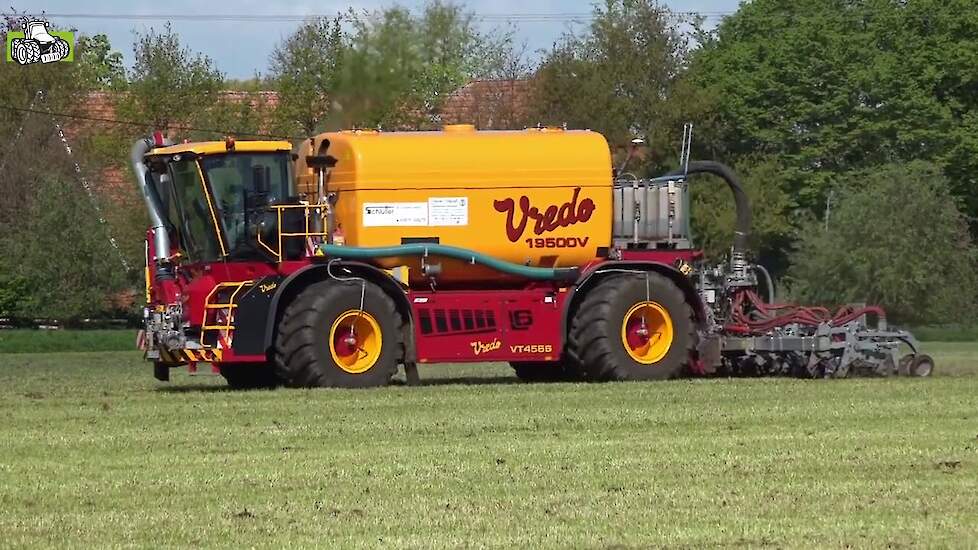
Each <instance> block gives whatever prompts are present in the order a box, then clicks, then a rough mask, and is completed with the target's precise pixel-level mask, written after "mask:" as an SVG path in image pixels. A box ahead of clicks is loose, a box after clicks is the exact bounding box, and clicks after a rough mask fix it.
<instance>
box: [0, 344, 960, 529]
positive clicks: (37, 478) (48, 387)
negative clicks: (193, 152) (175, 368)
mask: <svg viewBox="0 0 978 550" xmlns="http://www.w3.org/2000/svg"><path fill="white" fill-rule="evenodd" d="M927 351H929V352H931V353H932V354H933V355H934V356H935V357H936V359H937V361H938V369H940V370H939V376H936V377H935V378H933V379H925V380H920V379H861V380H846V381H828V382H826V381H800V380H781V379H739V380H726V379H722V380H684V381H676V382H666V383H650V384H606V385H584V384H580V385H573V384H556V385H525V384H517V383H515V381H514V380H513V379H512V378H511V377H510V373H509V370H508V368H507V367H505V366H501V365H490V366H478V367H476V366H471V367H463V366H453V367H430V368H428V369H427V370H424V369H422V376H423V377H425V379H426V384H425V386H423V387H415V388H408V387H403V386H395V387H391V388H386V389H381V390H371V391H340V390H317V391H300V390H277V391H264V392H232V391H228V390H226V389H225V388H224V385H223V381H222V380H221V379H220V378H214V377H203V376H202V377H195V378H191V377H189V376H187V375H186V374H183V373H175V376H174V382H173V383H171V385H164V384H160V383H157V382H155V381H154V380H153V379H152V377H151V375H150V369H149V367H148V366H147V365H146V364H144V363H142V361H141V360H140V358H139V356H138V355H137V354H135V353H131V352H123V353H80V354H35V355H26V354H14V355H9V354H8V355H0V546H21V545H34V546H46V547H47V546H99V547H104V546H141V547H160V546H232V547H252V546H261V547H279V546H285V545H295V546H321V547H362V546H365V547H400V546H411V547H432V548H444V547H459V546H464V547H472V546H474V547H489V546H491V547H514V546H516V547H573V548H607V547H616V548H631V547H649V546H657V547H662V546H665V547H713V546H720V545H728V546H729V545H751V546H775V547H783V546H820V547H821V546H829V547H839V546H854V547H880V546H887V545H889V546H892V547H907V546H925V547H929V546H951V547H955V546H957V547H967V546H973V545H975V544H976V541H978V344H964V343H962V344H931V345H929V346H928V349H927ZM460 382H464V383H460Z"/></svg>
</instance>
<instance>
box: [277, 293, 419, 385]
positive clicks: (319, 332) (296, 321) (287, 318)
mask: <svg viewBox="0 0 978 550" xmlns="http://www.w3.org/2000/svg"><path fill="white" fill-rule="evenodd" d="M361 284H362V285H365V286H361ZM361 289H362V290H363V314H362V315H361V314H359V312H360V295H361ZM350 312H358V315H357V316H356V317H353V318H352V319H354V320H353V321H351V323H357V322H360V321H361V320H362V319H367V318H369V319H371V320H372V321H373V322H375V323H376V325H377V326H378V328H379V331H377V332H379V336H380V337H379V340H380V343H379V346H377V349H378V350H379V353H378V354H377V356H376V361H374V362H373V363H372V365H371V366H369V367H367V369H366V370H364V371H363V372H351V371H350V367H347V368H344V367H343V366H341V365H340V364H339V363H338V362H337V360H336V355H335V354H334V341H333V340H332V339H331V337H330V334H331V331H332V330H333V329H334V328H335V326H336V323H337V321H338V320H340V319H341V318H343V316H344V315H349V314H350ZM347 318H348V319H349V318H350V317H347ZM402 323H403V322H402V320H401V317H400V315H399V314H398V313H397V309H396V307H395V306H394V301H393V300H391V298H390V297H389V296H387V294H385V293H384V291H382V290H381V289H380V288H379V287H377V286H376V285H374V284H371V283H369V282H363V283H361V282H359V281H351V282H341V281H335V280H329V281H322V282H319V283H315V284H313V285H310V286H309V287H308V288H306V289H305V290H303V291H302V292H301V293H300V294H299V295H298V296H296V298H295V299H294V300H293V301H292V303H290V304H289V305H288V307H287V308H286V310H285V312H284V314H283V315H282V319H281V321H280V322H279V327H278V335H277V338H276V342H275V369H276V373H277V374H278V376H279V378H281V379H282V380H283V381H284V382H285V384H287V385H289V386H292V387H334V388H368V387H376V386H384V385H387V384H389V383H390V380H391V377H393V376H394V374H395V373H396V372H397V365H398V364H399V363H400V362H401V361H402V360H403V358H404V344H403V335H402V331H401V326H402ZM375 341H376V340H375ZM356 345H357V346H359V345H360V344H359V343H358V344H356ZM357 350H358V351H357V352H356V353H357V354H359V353H360V352H363V353H365V354H366V352H365V351H364V350H363V348H360V347H357Z"/></svg>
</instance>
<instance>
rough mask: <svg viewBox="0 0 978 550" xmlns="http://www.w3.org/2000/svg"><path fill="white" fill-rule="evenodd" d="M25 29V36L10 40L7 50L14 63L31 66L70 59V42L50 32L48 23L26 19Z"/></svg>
mask: <svg viewBox="0 0 978 550" xmlns="http://www.w3.org/2000/svg"><path fill="white" fill-rule="evenodd" d="M23 27H24V36H23V37H14V38H13V39H12V40H10V42H9V46H8V49H7V52H8V55H9V56H10V57H11V58H12V59H13V60H14V61H16V62H17V63H20V64H21V65H30V64H32V63H37V62H41V63H53V62H55V61H61V60H62V59H70V58H69V54H70V53H71V46H70V45H69V44H68V41H67V40H65V39H64V38H61V37H60V36H55V35H52V34H51V33H50V32H48V24H47V22H45V21H38V20H36V19H24V23H23ZM17 34H19V33H17ZM56 34H62V33H56Z"/></svg>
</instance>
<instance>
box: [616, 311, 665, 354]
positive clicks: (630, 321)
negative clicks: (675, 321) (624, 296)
mask: <svg viewBox="0 0 978 550" xmlns="http://www.w3.org/2000/svg"><path fill="white" fill-rule="evenodd" d="M674 337H675V334H674V331H673V325H672V317H671V316H670V315H669V312H668V311H667V310H666V308H664V307H662V305H660V304H658V303H656V302H650V301H645V302H640V303H638V304H635V305H634V306H632V308H631V309H629V310H628V313H626V314H625V318H624V320H623V321H622V330H621V340H622V344H623V345H624V346H625V351H626V352H627V353H628V355H629V356H630V357H631V358H632V359H634V360H635V361H636V362H638V363H641V364H643V365H652V364H655V363H658V362H659V361H661V360H662V359H663V358H665V356H666V355H667V354H668V353H669V349H670V348H672V342H673V339H674Z"/></svg>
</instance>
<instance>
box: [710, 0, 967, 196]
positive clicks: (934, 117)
mask: <svg viewBox="0 0 978 550" xmlns="http://www.w3.org/2000/svg"><path fill="white" fill-rule="evenodd" d="M976 35H978V11H976V10H975V9H974V3H973V2H972V1H971V0H947V1H945V0H909V1H905V2H897V1H893V0H862V1H857V2H854V1H851V0H797V1H794V2H783V1H781V0H754V1H752V2H749V3H744V4H743V5H742V6H741V9H740V10H739V11H738V12H737V13H736V14H735V15H733V16H731V17H729V18H727V19H726V20H724V22H723V23H721V24H720V26H719V29H718V31H717V33H716V35H715V37H714V38H713V39H712V40H710V41H707V43H706V44H705V47H703V48H702V50H701V51H700V52H698V53H697V55H695V56H694V59H693V62H692V68H691V76H690V80H691V81H692V82H693V83H694V84H695V85H697V86H699V87H702V88H704V89H706V90H707V91H708V92H709V95H710V97H711V98H712V100H713V101H714V102H715V103H714V107H715V109H716V113H715V116H716V118H717V124H716V125H715V126H713V127H712V130H714V131H715V133H713V134H712V135H710V136H709V140H708V141H709V143H710V144H711V145H712V146H713V147H715V148H716V150H717V153H718V154H719V155H721V156H724V157H727V158H730V157H739V156H742V155H748V154H763V155H766V156H767V155H775V156H777V157H778V158H779V160H780V162H781V163H782V164H783V165H784V167H785V172H784V178H785V184H786V189H787V190H788V191H790V192H791V193H792V195H794V196H796V197H797V198H798V200H799V202H800V204H801V205H802V206H804V207H808V208H812V209H815V210H816V211H817V210H820V209H821V208H822V206H823V205H824V200H825V194H826V191H827V189H828V186H829V184H830V183H831V182H832V181H834V180H835V179H836V178H837V177H838V175H840V174H844V173H846V172H848V171H851V170H857V169H862V168H869V167H873V166H879V165H882V164H886V163H893V162H906V161H910V160H915V159H916V160H930V161H932V162H935V163H937V165H938V166H940V167H941V168H942V170H944V172H945V174H947V175H948V177H949V179H950V184H951V188H952V190H953V191H954V193H955V194H956V195H957V196H959V197H962V198H963V199H965V201H966V205H967V212H968V213H969V214H971V215H974V214H975V213H978V195H976V194H975V193H971V192H970V191H969V189H970V187H971V186H972V185H973V183H974V181H975V180H974V176H973V174H974V173H975V169H976V168H978V140H976V139H975V138H974V136H975V135H978V133H976V131H978V124H976V120H978V117H976V116H975V115H974V112H975V107H976V105H978V77H976V76H975V70H974V67H975V66H976V64H978V42H976V41H975V39H974V37H975V36H976Z"/></svg>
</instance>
